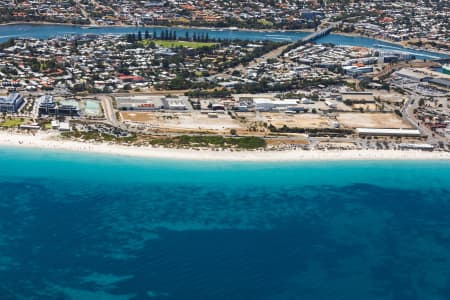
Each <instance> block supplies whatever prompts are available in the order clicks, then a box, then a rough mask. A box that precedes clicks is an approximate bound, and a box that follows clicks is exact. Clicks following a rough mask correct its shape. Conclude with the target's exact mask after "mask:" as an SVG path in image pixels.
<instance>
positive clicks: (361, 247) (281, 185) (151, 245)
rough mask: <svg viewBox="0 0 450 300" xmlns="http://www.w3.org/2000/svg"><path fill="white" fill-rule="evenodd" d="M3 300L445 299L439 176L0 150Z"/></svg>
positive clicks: (448, 209)
mask: <svg viewBox="0 0 450 300" xmlns="http://www.w3.org/2000/svg"><path fill="white" fill-rule="evenodd" d="M0 166H1V168H0V180H1V185H0V299H2V300H3V299H6V300H9V299H77V300H91V299H102V300H118V299H120V300H122V299H132V300H137V299H238V300H239V299H267V300H269V299H270V300H275V299H278V300H281V299H283V300H284V299H307V300H308V299H346V300H347V299H355V300H356V299H358V300H359V299H377V300H384V299H402V300H403V299H413V300H414V299H417V300H419V299H420V300H422V299H433V300H435V299H449V298H450V251H449V249H450V219H449V215H450V196H449V191H450V188H449V187H450V162H448V161H435V162H420V161H418V162H388V161H386V162H382V161H381V162H295V163H294V162H292V163H288V162H285V163H237V162H189V161H163V160H142V159H132V158H124V157H112V156H104V157H99V156H96V155H80V154H76V153H67V152H66V153H59V152H46V151H42V150H18V149H13V148H8V149H5V148H3V149H0Z"/></svg>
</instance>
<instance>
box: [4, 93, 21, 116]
mask: <svg viewBox="0 0 450 300" xmlns="http://www.w3.org/2000/svg"><path fill="white" fill-rule="evenodd" d="M24 102H25V100H24V99H23V97H22V96H21V95H20V94H18V93H11V94H9V95H8V96H6V97H3V96H2V97H0V112H9V113H15V112H17V111H18V110H19V108H20V107H21V106H22V104H23V103H24Z"/></svg>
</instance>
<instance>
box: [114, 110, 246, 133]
mask: <svg viewBox="0 0 450 300" xmlns="http://www.w3.org/2000/svg"><path fill="white" fill-rule="evenodd" d="M120 115H121V118H122V120H123V121H125V122H127V121H128V122H133V123H143V124H148V125H152V126H153V127H156V128H168V129H180V130H217V131H228V130H230V129H233V128H234V129H240V128H241V126H240V124H239V122H237V121H235V120H233V119H231V118H230V116H229V115H227V114H217V117H216V118H211V117H209V116H208V115H207V114H201V113H200V112H183V113H161V112H129V111H128V112H121V113H120Z"/></svg>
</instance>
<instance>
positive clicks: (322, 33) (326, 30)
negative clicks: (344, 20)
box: [302, 25, 334, 43]
mask: <svg viewBox="0 0 450 300" xmlns="http://www.w3.org/2000/svg"><path fill="white" fill-rule="evenodd" d="M333 29H334V25H330V26H328V27H327V28H324V29H321V30H319V31H315V32H312V33H311V34H309V35H307V36H305V37H304V38H302V42H303V43H309V42H312V41H314V40H316V39H318V38H321V37H323V36H326V35H328V34H329V33H330V32H331V31H332V30H333Z"/></svg>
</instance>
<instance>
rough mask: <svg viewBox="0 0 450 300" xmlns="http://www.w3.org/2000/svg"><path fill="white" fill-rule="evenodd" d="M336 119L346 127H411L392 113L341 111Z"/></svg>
mask: <svg viewBox="0 0 450 300" xmlns="http://www.w3.org/2000/svg"><path fill="white" fill-rule="evenodd" d="M337 120H338V121H339V123H341V125H342V126H343V127H347V128H358V127H367V128H412V126H411V125H410V124H409V123H408V122H406V121H404V120H403V119H402V118H400V117H399V116H397V115H396V114H393V113H387V114H383V113H342V114H339V115H338V117H337Z"/></svg>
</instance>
